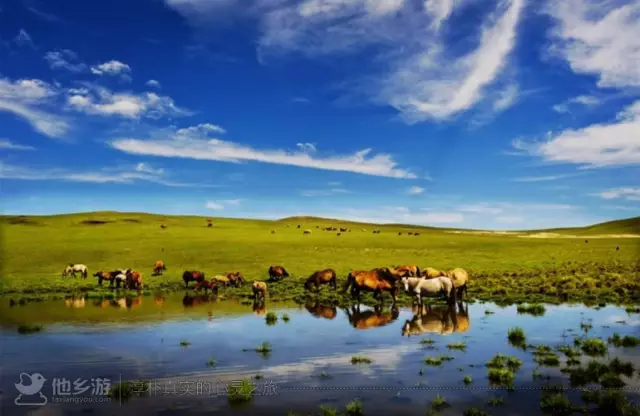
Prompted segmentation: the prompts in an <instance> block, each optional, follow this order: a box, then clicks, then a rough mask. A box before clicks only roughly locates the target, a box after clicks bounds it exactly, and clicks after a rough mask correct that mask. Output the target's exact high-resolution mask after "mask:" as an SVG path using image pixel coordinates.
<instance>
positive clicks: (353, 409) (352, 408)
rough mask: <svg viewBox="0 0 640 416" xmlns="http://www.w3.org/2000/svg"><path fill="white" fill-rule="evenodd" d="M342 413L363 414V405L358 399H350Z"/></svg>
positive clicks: (350, 414) (349, 415)
mask: <svg viewBox="0 0 640 416" xmlns="http://www.w3.org/2000/svg"><path fill="white" fill-rule="evenodd" d="M344 413H345V415H347V416H364V407H363V406H362V402H361V401H360V400H358V399H355V400H352V401H350V402H349V403H347V404H346V406H345V407H344Z"/></svg>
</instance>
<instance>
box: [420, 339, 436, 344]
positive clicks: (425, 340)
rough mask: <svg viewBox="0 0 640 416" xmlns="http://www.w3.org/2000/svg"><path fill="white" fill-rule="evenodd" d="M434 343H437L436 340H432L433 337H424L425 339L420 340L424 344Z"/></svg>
mask: <svg viewBox="0 0 640 416" xmlns="http://www.w3.org/2000/svg"><path fill="white" fill-rule="evenodd" d="M434 343H435V341H434V340H432V339H431V338H423V339H421V340H420V344H422V345H432V344H434Z"/></svg>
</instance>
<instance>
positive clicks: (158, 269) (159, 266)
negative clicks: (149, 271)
mask: <svg viewBox="0 0 640 416" xmlns="http://www.w3.org/2000/svg"><path fill="white" fill-rule="evenodd" d="M164 270H167V266H165V265H164V262H163V261H162V260H158V261H156V264H154V265H153V276H158V275H161V274H162V272H163V271H164Z"/></svg>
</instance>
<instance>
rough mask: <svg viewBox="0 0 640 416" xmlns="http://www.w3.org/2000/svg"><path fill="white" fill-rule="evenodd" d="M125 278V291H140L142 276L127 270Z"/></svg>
mask: <svg viewBox="0 0 640 416" xmlns="http://www.w3.org/2000/svg"><path fill="white" fill-rule="evenodd" d="M126 276H127V278H126V279H127V280H126V281H125V287H126V288H127V289H137V290H142V275H141V274H140V273H139V272H137V271H135V270H131V269H128V270H127V274H126Z"/></svg>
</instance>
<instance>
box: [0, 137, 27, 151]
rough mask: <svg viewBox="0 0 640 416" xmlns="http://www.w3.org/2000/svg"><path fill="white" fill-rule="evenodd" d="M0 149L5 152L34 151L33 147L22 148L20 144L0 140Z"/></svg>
mask: <svg viewBox="0 0 640 416" xmlns="http://www.w3.org/2000/svg"><path fill="white" fill-rule="evenodd" d="M0 149H6V150H36V148H35V147H33V146H24V145H21V144H16V143H13V142H11V141H10V140H8V139H0Z"/></svg>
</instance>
